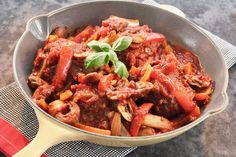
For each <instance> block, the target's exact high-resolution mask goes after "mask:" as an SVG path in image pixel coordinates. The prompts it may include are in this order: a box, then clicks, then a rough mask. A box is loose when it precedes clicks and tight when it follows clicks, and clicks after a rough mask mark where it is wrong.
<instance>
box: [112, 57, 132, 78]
mask: <svg viewBox="0 0 236 157" xmlns="http://www.w3.org/2000/svg"><path fill="white" fill-rule="evenodd" d="M114 68H115V70H114V71H115V73H117V75H119V77H121V78H122V77H126V78H128V77H129V72H128V70H127V68H126V66H125V64H124V63H122V62H121V61H117V62H116V63H115V64H114Z"/></svg>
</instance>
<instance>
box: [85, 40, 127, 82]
mask: <svg viewBox="0 0 236 157" xmlns="http://www.w3.org/2000/svg"><path fill="white" fill-rule="evenodd" d="M131 42H132V38H131V37H129V36H122V37H120V38H118V39H117V40H116V41H115V42H114V44H113V45H112V46H110V45H109V44H107V43H105V42H100V41H96V40H93V41H91V42H89V43H88V44H87V45H88V47H89V48H91V49H93V50H94V51H95V52H96V53H92V54H91V55H89V56H87V57H86V59H85V67H86V68H92V67H99V66H102V65H105V64H108V63H109V61H111V62H112V64H113V65H114V72H115V73H117V75H118V76H119V77H126V78H128V76H129V72H128V70H127V68H126V66H125V64H124V63H122V62H121V61H119V59H118V57H117V54H116V52H115V51H117V52H120V51H123V50H125V49H127V48H128V47H129V45H130V44H131Z"/></svg>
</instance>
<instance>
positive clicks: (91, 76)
mask: <svg viewBox="0 0 236 157" xmlns="http://www.w3.org/2000/svg"><path fill="white" fill-rule="evenodd" d="M77 76H78V81H79V82H80V83H89V82H90V83H96V82H98V81H99V80H100V79H101V77H102V74H101V73H98V72H91V73H88V74H86V75H85V74H83V73H79V74H78V75H77Z"/></svg>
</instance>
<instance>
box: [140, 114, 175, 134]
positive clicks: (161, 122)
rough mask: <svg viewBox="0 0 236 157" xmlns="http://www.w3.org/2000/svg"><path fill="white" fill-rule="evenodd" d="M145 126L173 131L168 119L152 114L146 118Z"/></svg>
mask: <svg viewBox="0 0 236 157" xmlns="http://www.w3.org/2000/svg"><path fill="white" fill-rule="evenodd" d="M143 125H145V126H149V127H152V128H156V129H161V130H163V129H165V130H172V125H171V122H170V121H169V120H168V119H166V118H164V117H161V116H156V115H152V114H148V115H146V116H145V118H144V120H143Z"/></svg>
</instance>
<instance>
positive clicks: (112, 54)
mask: <svg viewBox="0 0 236 157" xmlns="http://www.w3.org/2000/svg"><path fill="white" fill-rule="evenodd" d="M109 58H110V60H111V61H112V63H113V64H115V63H116V62H117V61H118V57H117V54H116V53H115V52H114V51H112V50H110V51H109Z"/></svg>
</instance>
